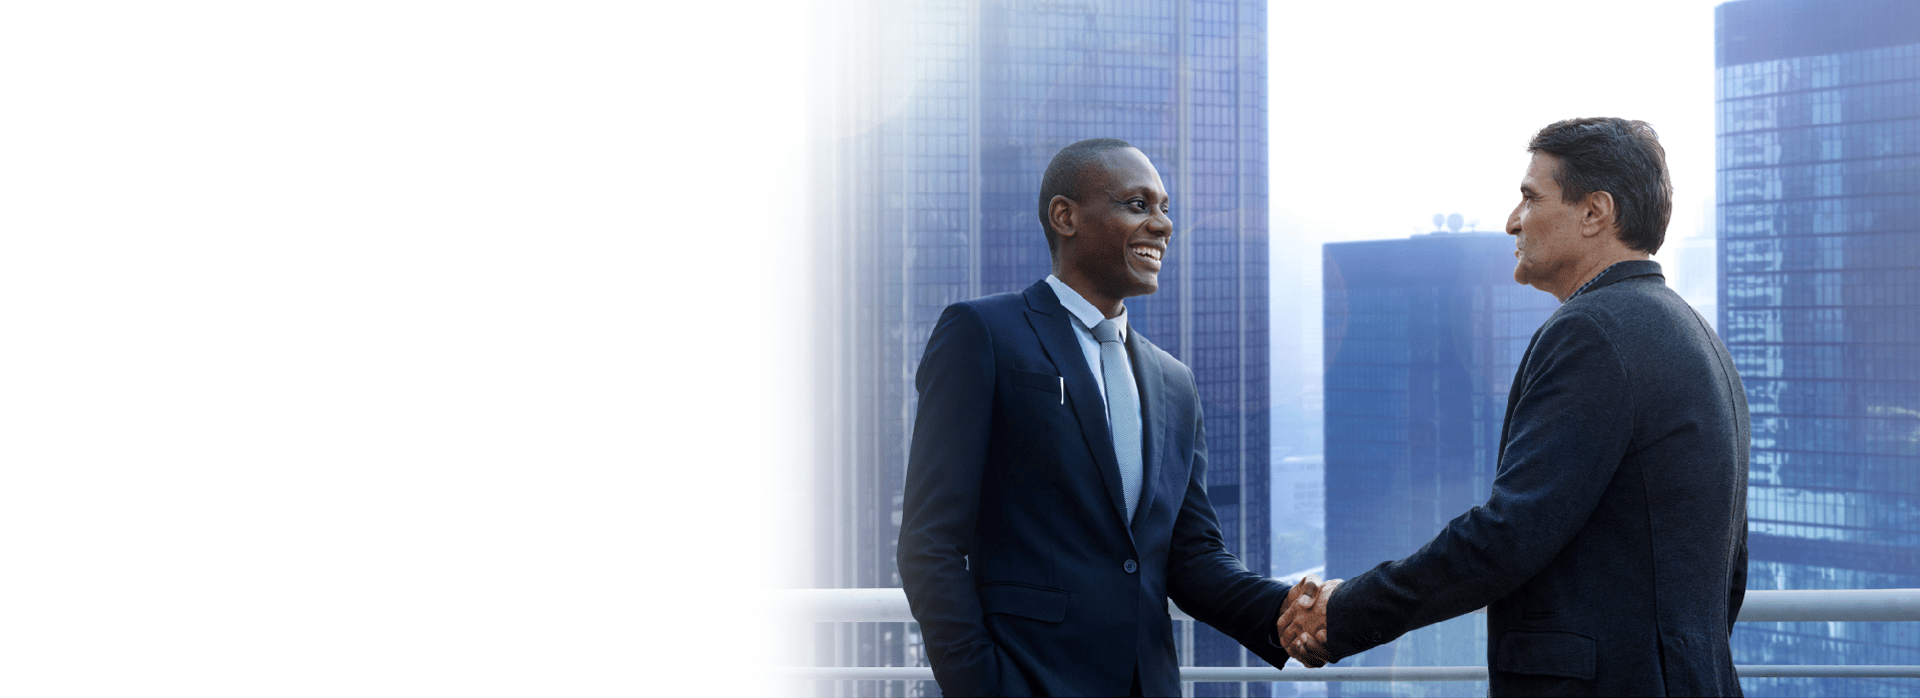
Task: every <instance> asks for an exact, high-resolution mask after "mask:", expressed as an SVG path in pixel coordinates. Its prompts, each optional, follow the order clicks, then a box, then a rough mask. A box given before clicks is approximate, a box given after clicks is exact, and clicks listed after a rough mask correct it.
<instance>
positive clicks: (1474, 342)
mask: <svg viewBox="0 0 1920 698" xmlns="http://www.w3.org/2000/svg"><path fill="white" fill-rule="evenodd" d="M1513 245H1514V243H1513V238H1511V237H1508V236H1507V235H1503V234H1497V233H1493V234H1485V233H1481V234H1475V233H1467V234H1444V233H1435V234H1432V235H1422V236H1417V237H1414V238H1411V239H1406V240H1374V241H1368V242H1344V243H1330V244H1328V245H1326V246H1325V254H1324V257H1323V264H1324V266H1323V268H1324V272H1323V277H1322V284H1323V286H1324V287H1325V292H1324V294H1323V296H1322V297H1323V299H1324V300H1323V303H1324V308H1325V313H1324V316H1323V317H1324V319H1325V328H1326V333H1325V335H1324V342H1325V347H1326V350H1325V351H1326V354H1325V356H1326V515H1327V518H1326V521H1327V528H1326V531H1327V573H1326V575H1325V576H1326V578H1328V579H1344V578H1349V577H1352V576H1354V575H1357V574H1360V573H1362V572H1365V571H1367V570H1369V569H1372V568H1373V567H1374V566H1375V565H1378V564H1380V563H1382V562H1386V561H1388V560H1398V559H1400V558H1403V557H1406V556H1407V555H1410V554H1412V553H1413V552H1414V551H1415V550H1418V549H1419V548H1420V546H1421V545H1423V544H1425V543H1426V542H1427V541H1428V540H1429V539H1431V538H1433V536H1434V534H1436V533H1439V532H1440V529H1442V528H1444V527H1445V526H1446V525H1447V522H1448V521H1451V520H1453V519H1454V517H1457V516H1459V515H1461V514H1463V513H1465V512H1466V511H1467V510H1468V509H1471V508H1473V507H1475V506H1477V505H1480V504H1482V503H1485V502H1486V499H1487V497H1488V496H1489V495H1490V494H1491V493H1492V491H1493V475H1494V469H1495V466H1496V465H1497V463H1496V461H1497V459H1498V455H1499V451H1500V428H1501V422H1502V420H1503V419H1504V418H1505V415H1506V408H1507V391H1508V387H1509V386H1510V385H1511V384H1512V382H1513V375H1514V371H1515V369H1516V368H1517V367H1518V365H1519V361H1520V356H1521V355H1522V354H1524V353H1525V352H1526V349H1527V342H1528V341H1529V340H1530V339H1531V338H1532V336H1533V333H1534V331H1535V330H1537V329H1539V328H1540V325H1541V323H1544V322H1546V319H1547V317H1548V316H1549V315H1552V314H1553V311H1554V310H1555V309H1557V308H1558V307H1559V305H1560V304H1559V302H1558V301H1557V300H1555V299H1554V297H1553V296H1552V295H1551V294H1547V293H1544V292H1541V291H1538V290H1535V289H1533V288H1531V287H1528V286H1522V285H1520V284H1517V283H1514V280H1513V264H1514V261H1513ZM1486 636H1487V624H1486V616H1484V615H1468V616H1462V617H1460V618H1455V619H1452V620H1449V621H1445V622H1442V623H1438V624H1435V625H1430V626H1427V627H1425V628H1421V629H1419V630H1415V631H1413V632H1411V633H1408V634H1406V635H1404V636H1402V637H1401V638H1400V639H1398V640H1395V641H1393V642H1390V643H1387V644H1385V645H1382V646H1380V647H1377V648H1374V649H1372V650H1368V651H1366V652H1363V653H1361V654H1359V655H1356V656H1355V657H1353V658H1351V659H1348V660H1345V661H1343V662H1342V665H1343V666H1475V665H1477V666H1484V665H1485V664H1486V647H1487V637H1486ZM1329 692H1330V694H1331V695H1337V696H1388V695H1394V696H1455V695H1458V696H1484V695H1486V692H1487V684H1486V683H1485V682H1474V683H1467V682H1431V683H1398V684H1389V683H1363V682H1351V683H1334V684H1329Z"/></svg>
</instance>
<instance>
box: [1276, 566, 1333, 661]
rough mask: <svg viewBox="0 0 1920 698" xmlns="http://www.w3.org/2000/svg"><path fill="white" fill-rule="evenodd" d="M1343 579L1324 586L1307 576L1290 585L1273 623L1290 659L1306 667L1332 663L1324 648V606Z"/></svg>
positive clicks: (1325, 606) (1325, 611) (1325, 609)
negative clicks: (1283, 608) (1276, 621)
mask: <svg viewBox="0 0 1920 698" xmlns="http://www.w3.org/2000/svg"><path fill="white" fill-rule="evenodd" d="M1342 581H1345V580H1341V579H1335V580H1333V581H1330V582H1327V583H1325V584H1324V585H1322V584H1321V582H1320V577H1319V575H1312V574H1309V575H1307V576H1306V578H1304V579H1301V580H1300V583H1298V584H1295V585H1293V590H1292V591H1289V592H1287V600H1286V603H1285V604H1283V606H1284V607H1285V610H1284V611H1281V613H1280V620H1279V622H1278V623H1277V624H1276V625H1277V627H1278V632H1279V637H1280V647H1281V648H1282V649H1285V650H1286V651H1287V654H1288V655H1291V656H1292V657H1293V658H1294V659H1297V660H1300V663H1301V664H1305V665H1307V666H1308V667H1310V668H1316V669H1317V668H1319V667H1323V666H1326V664H1327V662H1330V661H1333V654H1332V653H1330V652H1328V651H1327V649H1326V644H1325V643H1326V641H1327V607H1328V605H1329V603H1328V600H1329V599H1330V598H1331V597H1332V596H1333V590H1334V589H1335V588H1337V587H1339V586H1340V583H1341V582H1342Z"/></svg>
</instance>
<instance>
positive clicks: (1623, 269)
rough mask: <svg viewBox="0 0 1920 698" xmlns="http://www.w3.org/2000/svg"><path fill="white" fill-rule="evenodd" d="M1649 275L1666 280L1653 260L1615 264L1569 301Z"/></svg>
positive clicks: (1631, 260)
mask: <svg viewBox="0 0 1920 698" xmlns="http://www.w3.org/2000/svg"><path fill="white" fill-rule="evenodd" d="M1649 275H1651V276H1659V277H1661V278H1663V279H1664V278H1666V277H1665V275H1664V274H1662V273H1661V272H1660V263H1659V262H1656V261H1653V260H1651V259H1629V260H1627V261H1624V262H1614V263H1613V266H1610V267H1607V268H1606V269H1605V270H1603V271H1601V272H1600V275H1599V276H1596V277H1593V280H1592V281H1588V282H1587V283H1586V284H1585V285H1583V286H1581V287H1580V290H1578V291H1574V292H1573V295H1571V296H1567V301H1572V300H1573V299H1575V298H1579V297H1580V296H1582V295H1585V294H1587V293H1590V292H1593V291H1598V290H1600V289H1602V288H1606V287H1607V286H1611V285H1613V284H1616V283H1619V282H1621V281H1625V280H1627V279H1631V278H1633V277H1636V276H1649Z"/></svg>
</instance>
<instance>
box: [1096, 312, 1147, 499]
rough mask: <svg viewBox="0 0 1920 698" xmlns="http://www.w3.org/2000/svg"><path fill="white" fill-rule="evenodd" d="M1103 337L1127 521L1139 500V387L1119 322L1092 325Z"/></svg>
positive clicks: (1109, 415)
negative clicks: (1122, 339) (1136, 383)
mask: <svg viewBox="0 0 1920 698" xmlns="http://www.w3.org/2000/svg"><path fill="white" fill-rule="evenodd" d="M1093 338H1094V339H1098V340H1100V376H1101V378H1102V380H1105V381H1106V383H1107V421H1108V422H1109V424H1110V425H1111V426H1112V428H1113V455H1114V457H1115V458H1116V459H1118V460H1119V461H1120V493H1121V496H1123V497H1125V498H1126V500H1127V523H1128V524H1132V523H1133V508H1134V506H1135V505H1138V504H1139V503H1140V458H1141V449H1140V388H1139V387H1138V386H1135V385H1134V384H1133V369H1132V368H1131V367H1129V366H1128V365H1127V348H1126V345H1123V344H1121V343H1120V326H1119V325H1118V324H1116V323H1114V321H1112V320H1101V321H1100V324H1098V325H1094V326H1093Z"/></svg>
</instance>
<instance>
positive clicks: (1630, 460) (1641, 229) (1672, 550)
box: [1281, 118, 1750, 696]
mask: <svg viewBox="0 0 1920 698" xmlns="http://www.w3.org/2000/svg"><path fill="white" fill-rule="evenodd" d="M1527 149H1528V150H1529V151H1532V153H1533V162H1532V164H1531V165H1530V166H1529V167H1528V168H1527V173H1526V176H1525V178H1523V179H1522V180H1521V182H1520V204H1519V206H1517V207H1516V208H1515V209H1514V211H1513V214H1512V215H1511V216H1509V217H1508V219H1507V232H1508V233H1510V234H1512V235H1513V236H1514V238H1515V247H1516V248H1517V249H1516V251H1515V252H1514V256H1515V257H1516V258H1517V259H1518V260H1519V261H1518V264H1517V265H1516V266H1515V267H1514V272H1513V275H1514V280H1516V281H1518V282H1520V283H1524V284H1529V285H1531V286H1533V287H1534V288H1537V289H1540V290H1542V291H1546V292H1548V293H1552V294H1553V295H1554V297H1556V298H1559V299H1560V301H1561V306H1560V309H1559V310H1557V311H1555V312H1554V314H1553V316H1552V317H1549V318H1547V321H1546V324H1544V325H1541V326H1540V329H1539V330H1538V331H1536V332H1534V334H1533V341H1532V343H1531V344H1529V345H1528V346H1527V351H1526V354H1525V355H1524V356H1523V357H1522V358H1521V360H1520V366H1519V370H1518V371H1517V372H1516V375H1515V376H1514V379H1513V387H1512V389H1511V392H1510V393H1509V394H1508V397H1507V415H1506V425H1505V427H1504V429H1503V430H1502V433H1501V443H1500V456H1499V464H1498V470H1497V474H1496V476H1495V478H1494V481H1493V492H1492V496H1490V497H1489V498H1488V499H1487V502H1486V504H1484V505H1481V506H1478V507H1474V508H1473V509H1472V510H1469V511H1468V512H1467V513H1465V514H1462V515H1461V516H1460V517H1459V518H1456V519H1454V520H1453V521H1452V522H1450V523H1448V524H1447V526H1446V528H1445V529H1444V530H1442V531H1441V532H1440V534H1439V535H1437V536H1434V538H1433V540H1431V541H1429V542H1427V544H1426V545H1425V546H1423V547H1421V548H1420V549H1419V550H1418V551H1415V552H1414V553H1413V554H1412V555H1411V556H1408V557H1407V558H1406V559H1403V560H1398V561H1392V562H1383V563H1380V565H1379V566H1377V567H1374V568H1373V569H1372V570H1370V571H1368V572H1366V573H1364V574H1361V575H1358V576H1355V577H1354V578H1353V579H1351V580H1348V581H1347V582H1345V583H1338V580H1336V581H1335V582H1330V583H1328V585H1327V586H1326V588H1324V589H1322V588H1320V585H1319V584H1318V581H1319V580H1318V579H1314V578H1311V577H1310V578H1309V579H1307V580H1305V581H1303V582H1302V583H1301V584H1299V585H1298V586H1297V589H1299V590H1300V594H1299V596H1298V598H1297V599H1296V603H1294V604H1289V605H1288V607H1287V609H1288V611H1287V617H1286V618H1284V619H1283V620H1282V621H1281V623H1282V625H1284V626H1286V627H1285V629H1284V630H1283V644H1285V645H1286V646H1287V647H1288V648H1289V649H1290V650H1292V651H1293V655H1294V656H1296V657H1300V658H1301V661H1303V662H1305V663H1307V664H1308V665H1310V666H1318V665H1319V664H1320V663H1321V662H1322V661H1326V660H1332V659H1337V658H1340V657H1345V656H1348V655H1352V654H1354V653H1357V652H1360V651H1362V650H1366V649H1368V648H1371V647H1374V646H1376V645H1379V644H1381V643H1384V642H1387V641H1390V640H1392V639H1393V638H1395V637H1399V636H1400V635H1401V634H1403V633H1405V632H1407V631H1409V630H1412V629H1414V628H1418V627H1421V626H1424V625H1428V624H1432V623H1437V622H1439V621H1442V620H1446V619H1448V618H1452V617H1454V616H1458V615H1460V614H1463V613H1468V612H1470V611H1472V610H1474V609H1476V608H1479V607H1481V606H1486V607H1487V668H1488V670H1489V674H1490V679H1491V684H1490V688H1491V691H1492V693H1493V695H1496V696H1501V695H1642V696H1663V695H1664V696H1672V695H1740V683H1739V681H1738V677H1737V676H1735V675H1734V670H1733V659H1732V652H1731V650H1730V649H1729V647H1728V644H1727V637H1728V635H1729V634H1730V633H1731V632H1732V630H1733V623H1734V620H1735V619H1736V618H1738V617H1739V615H1740V602H1741V600H1742V599H1743V598H1745V595H1746V577H1747V449H1748V436H1749V429H1750V426H1749V424H1748V421H1747V396H1746V391H1745V389H1744V388H1742V386H1741V384H1740V375H1739V374H1738V373H1737V372H1735V371H1734V366H1733V358H1732V357H1731V356H1729V355H1728V354H1727V349H1726V347H1725V346H1724V345H1722V344H1721V343H1720V340H1719V338H1718V337H1717V336H1715V334H1714V332H1713V328H1711V327H1709V326H1708V325H1707V321H1706V320H1705V319H1703V318H1701V317H1700V315H1699V314H1698V313H1695V312H1694V311H1693V309H1692V308H1690V307H1688V306H1687V304H1686V303H1685V302H1684V301H1682V300H1680V297H1679V296H1678V295H1676V294H1675V293H1674V292H1673V291H1672V290H1670V289H1668V288H1667V286H1666V283H1665V281H1664V278H1663V277H1662V276H1661V274H1660V265H1659V264H1658V263H1655V262H1653V261H1652V260H1650V259H1648V257H1649V256H1650V255H1651V254H1652V253H1653V252H1654V251H1656V250H1658V249H1659V248H1660V242H1661V240H1662V238H1663V237H1664V234H1665V232H1666V227H1667V218H1668V215H1669V213H1670V212H1671V211H1672V206H1673V204H1672V191H1673V190H1672V186H1671V185H1670V184H1669V183H1668V178H1667V170H1666V153H1665V150H1664V149H1662V148H1661V147H1660V142H1659V140H1658V139H1657V138H1656V137H1655V135H1654V132H1653V128H1652V127H1650V126H1648V125H1647V124H1646V123H1645V122H1640V121H1627V120H1624V119H1612V118H1598V119H1571V120H1568V121H1561V122H1557V123H1554V124H1551V125H1548V126H1547V127H1546V128H1543V129H1541V130H1540V132H1539V133H1538V134H1536V135H1535V136H1534V138H1533V141H1532V142H1531V143H1530V144H1528V146H1527Z"/></svg>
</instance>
